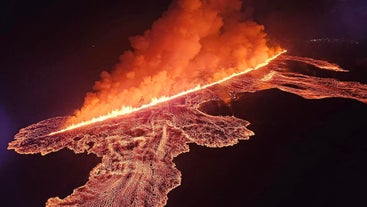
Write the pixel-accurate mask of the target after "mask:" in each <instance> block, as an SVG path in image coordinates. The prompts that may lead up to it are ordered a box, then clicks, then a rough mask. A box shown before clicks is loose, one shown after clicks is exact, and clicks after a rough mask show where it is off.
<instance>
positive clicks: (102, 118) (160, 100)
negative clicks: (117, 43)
mask: <svg viewBox="0 0 367 207" xmlns="http://www.w3.org/2000/svg"><path fill="white" fill-rule="evenodd" d="M285 52H286V50H284V51H281V52H279V53H278V54H276V55H274V56H273V57H271V58H269V59H267V60H266V61H265V62H264V63H261V64H259V65H257V66H256V67H254V68H248V69H246V70H244V71H241V72H238V73H233V74H232V75H229V76H227V77H225V78H223V79H221V80H219V81H215V82H213V83H210V84H206V85H203V86H200V85H198V86H196V87H195V88H192V89H189V90H187V91H183V92H181V93H178V94H176V95H173V96H170V97H165V96H162V97H160V98H153V99H152V101H151V102H150V103H148V104H144V105H142V106H140V107H135V108H134V107H132V106H122V107H121V109H120V110H114V111H112V112H110V113H108V114H106V115H102V116H99V117H96V118H92V119H91V120H87V121H83V122H80V123H77V124H73V125H70V126H68V127H66V128H64V129H61V130H58V131H56V132H52V133H50V135H54V134H58V133H62V132H66V131H69V130H72V129H75V128H78V127H83V126H86V125H89V124H93V123H96V122H101V121H105V120H107V119H110V118H114V117H117V116H121V115H125V114H129V113H133V112H137V111H139V110H142V109H146V108H149V107H151V106H154V105H157V104H160V103H163V102H166V101H169V100H172V99H175V98H178V97H181V96H184V95H187V94H189V93H192V92H195V91H198V90H201V89H205V88H208V87H210V86H213V85H216V84H220V83H223V82H225V81H227V80H229V79H231V78H233V77H236V76H239V75H243V74H246V73H248V72H250V71H252V70H256V69H258V68H261V67H264V66H266V65H267V64H269V63H270V62H271V61H272V60H274V59H276V58H277V57H278V56H280V55H281V54H283V53H285Z"/></svg>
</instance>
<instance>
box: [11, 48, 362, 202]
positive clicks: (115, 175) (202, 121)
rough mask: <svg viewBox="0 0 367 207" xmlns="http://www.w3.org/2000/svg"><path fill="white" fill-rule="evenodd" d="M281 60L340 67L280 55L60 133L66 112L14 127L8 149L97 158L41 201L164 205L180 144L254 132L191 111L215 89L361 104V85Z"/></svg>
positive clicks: (237, 122)
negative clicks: (79, 179)
mask: <svg viewBox="0 0 367 207" xmlns="http://www.w3.org/2000/svg"><path fill="white" fill-rule="evenodd" d="M289 61H298V62H303V63H306V64H311V65H313V66H316V67H318V68H320V69H322V70H331V72H330V73H335V72H343V71H344V70H342V69H341V68H339V67H337V66H336V65H333V64H329V63H327V62H325V61H317V60H313V59H310V58H301V57H292V56H285V55H281V56H279V57H278V58H277V59H276V60H274V61H272V62H271V63H270V64H268V65H267V66H264V67H262V68H260V69H259V70H255V71H251V72H250V73H247V74H243V75H239V76H236V77H233V78H232V79H230V80H227V81H225V82H223V83H221V84H217V85H213V86H210V87H208V88H204V89H202V90H199V91H196V92H193V93H189V94H186V95H184V96H180V97H177V98H175V99H172V100H169V101H167V102H163V103H159V104H157V105H154V106H151V107H149V108H146V109H142V110H140V111H137V112H134V113H131V114H126V115H123V116H118V117H115V118H113V119H107V120H105V121H102V122H97V123H94V124H90V125H87V126H83V127H79V128H76V129H73V130H70V131H66V132H63V133H58V134H53V135H50V133H52V132H55V131H57V130H60V129H61V128H62V127H63V126H64V125H65V122H66V121H67V120H68V117H56V118H51V119H48V120H44V121H41V122H39V123H36V124H33V125H31V126H29V127H26V128H24V129H21V130H20V132H19V133H18V134H17V135H15V140H14V141H12V142H11V143H10V144H9V149H14V150H15V151H17V152H18V153H22V154H34V153H41V154H42V155H45V154H48V153H51V152H55V151H58V150H61V149H63V148H69V149H71V150H73V151H74V152H75V153H83V152H85V151H87V152H88V153H93V154H96V155H97V156H98V157H102V163H100V164H98V165H97V166H96V167H95V168H94V169H93V170H92V171H91V172H90V176H89V180H88V182H87V183H86V184H85V185H84V186H81V187H79V188H77V189H75V190H74V192H73V193H72V194H71V195H69V196H67V197H66V198H63V199H61V198H58V197H56V198H50V199H49V200H48V201H47V204H46V205H47V206H164V205H165V204H166V203H167V199H168V198H167V194H168V192H169V191H171V190H172V189H173V188H175V187H177V186H179V185H180V182H181V173H180V171H179V170H178V169H177V168H176V167H175V164H174V163H173V158H174V157H176V156H178V155H179V154H181V153H184V152H188V151H189V147H188V143H196V144H198V145H202V146H207V147H224V146H231V145H234V144H236V143H238V141H239V140H246V139H249V137H250V136H252V135H254V133H253V132H252V131H250V130H249V129H247V126H248V125H249V122H247V121H245V120H242V119H238V118H236V117H233V116H211V115H208V114H205V113H203V112H202V111H200V110H199V109H200V105H201V104H203V103H205V102H208V101H212V100H220V99H223V96H221V95H219V94H223V91H224V92H225V94H226V95H227V97H229V99H235V97H236V96H238V95H240V93H243V92H257V91H261V90H265V89H270V88H278V89H280V90H282V91H285V92H289V93H293V94H296V95H299V96H302V97H304V98H307V99H320V98H328V97H342V98H350V99H355V100H358V101H360V102H363V103H367V85H365V84H362V83H358V82H341V81H338V80H335V79H331V78H320V77H315V76H309V75H305V74H301V73H296V72H292V71H291V70H290V69H288V67H287V63H288V62H289Z"/></svg>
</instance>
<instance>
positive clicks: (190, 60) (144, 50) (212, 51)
mask: <svg viewBox="0 0 367 207" xmlns="http://www.w3.org/2000/svg"><path fill="white" fill-rule="evenodd" d="M241 7H242V2H241V1H239V0H176V1H174V2H173V3H172V4H171V5H170V7H169V9H168V11H166V12H165V13H164V14H163V15H162V17H161V18H160V19H158V20H157V21H156V22H154V23H153V25H152V27H151V29H149V30H146V31H145V32H144V34H143V35H140V36H134V37H131V39H130V41H131V46H132V50H130V51H126V52H124V54H122V55H121V57H120V62H119V63H118V64H117V66H116V68H115V69H114V70H113V71H112V72H110V73H109V72H102V73H101V80H99V81H97V82H96V83H95V86H94V88H93V92H90V93H88V94H87V96H86V97H85V101H84V105H83V107H82V108H81V109H80V110H78V111H77V112H76V113H75V117H73V118H72V119H71V121H70V122H71V123H76V122H79V121H83V120H88V119H90V118H93V117H97V116H100V115H104V114H107V113H109V112H111V111H113V110H118V109H120V108H121V107H122V106H133V107H136V106H140V105H142V104H146V103H149V102H151V100H152V98H155V97H161V96H170V95H173V94H176V93H179V92H182V91H184V90H188V89H191V88H194V87H196V86H197V85H198V84H201V85H203V84H208V83H211V82H214V81H217V80H220V79H222V78H224V77H226V76H228V75H230V74H232V73H234V72H238V71H242V70H245V69H247V68H249V67H254V66H256V65H258V64H259V63H262V62H264V61H265V60H266V59H267V58H268V57H270V56H272V55H273V54H274V53H275V52H276V51H275V50H277V49H270V48H269V47H268V46H267V41H266V34H265V33H264V28H263V26H261V25H258V24H257V23H255V22H253V21H250V20H246V19H244V15H243V14H242V13H241Z"/></svg>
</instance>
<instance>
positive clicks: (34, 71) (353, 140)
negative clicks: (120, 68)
mask: <svg viewBox="0 0 367 207" xmlns="http://www.w3.org/2000/svg"><path fill="white" fill-rule="evenodd" d="M244 2H245V5H248V6H247V7H246V6H245V8H244V13H245V14H246V16H247V17H248V18H251V19H254V20H255V21H257V22H258V23H260V24H263V25H265V28H266V32H267V33H268V38H269V39H270V40H271V42H273V43H276V44H280V45H282V46H284V47H286V48H287V49H289V50H290V53H291V54H297V55H303V56H310V57H316V58H321V59H322V58H324V59H327V60H330V61H333V62H336V63H339V64H340V65H342V66H343V67H345V68H346V69H349V70H351V72H350V74H346V75H344V76H341V75H335V74H327V75H330V76H331V77H336V78H339V79H342V80H358V81H360V82H364V83H367V46H366V45H367V26H366V25H367V3H366V1H364V0H345V1H342V0H321V1H317V0H309V1H302V2H301V1H290V0H272V1H271V0H268V1H267V0H258V1H255V0H247V1H244ZM169 3H170V1H169V0H154V1H143V0H134V1H128V2H126V1H84V0H80V1H76V2H75V1H65V0H64V1H59V0H55V1H25V0H20V1H15V0H7V1H2V2H1V3H0V10H1V12H0V24H1V27H0V48H1V49H0V53H1V54H0V185H1V191H0V199H1V200H0V206H4V207H7V206H9V207H10V206H15V207H17V206H20V207H22V206H25V207H28V206H30V207H33V206H42V205H43V204H44V203H45V202H46V200H47V198H49V197H53V196H60V197H64V196H66V195H68V194H70V193H71V192H72V190H73V189H74V188H76V187H78V186H80V185H83V184H84V183H85V182H86V181H87V178H88V173H89V171H90V170H91V169H92V168H93V167H94V166H95V165H96V164H97V163H99V161H100V159H99V158H97V157H96V156H94V155H85V154H81V155H75V154H74V153H72V152H71V151H68V150H62V151H60V152H57V153H51V154H49V155H47V156H40V155H19V154H17V153H15V152H14V151H8V150H6V147H7V143H8V142H9V141H11V140H12V139H13V136H14V135H15V134H16V133H17V132H18V131H19V129H21V128H22V127H26V126H28V125H30V124H32V123H36V122H38V121H41V120H43V119H46V118H50V117H55V116H63V115H70V114H72V113H73V111H74V110H75V109H77V108H79V107H80V106H81V105H82V103H83V98H84V96H85V94H86V92H88V91H90V90H91V88H92V86H93V84H94V81H96V80H98V79H99V74H100V72H101V71H103V70H107V71H108V70H111V69H112V68H113V66H114V65H115V64H116V63H117V62H118V57H119V55H121V54H122V52H123V51H125V50H127V49H129V40H128V37H130V36H132V35H137V34H142V33H143V32H144V30H146V29H148V28H150V25H151V24H152V23H153V21H154V20H155V19H157V18H158V17H160V15H161V14H162V12H163V11H165V10H166V9H167V8H168V5H169ZM326 38H328V39H329V40H327V39H326ZM313 39H322V40H320V41H316V42H312V41H310V40H313ZM310 70H311V69H310ZM218 110H220V111H222V112H223V113H224V114H229V115H235V116H237V117H240V118H243V119H246V120H248V121H250V122H251V125H250V126H249V129H251V130H252V131H254V132H255V134H256V135H255V136H253V137H252V139H251V140H250V141H243V142H241V143H240V144H238V145H235V146H233V147H228V148H222V149H210V148H205V147H199V146H196V145H190V147H191V152H189V153H186V154H183V155H180V156H179V157H178V158H176V159H175V160H174V161H175V163H176V164H177V168H178V169H179V170H181V172H182V174H183V179H182V185H181V186H179V187H178V188H176V189H174V190H173V191H171V192H170V193H169V194H168V197H169V199H168V205H167V206H175V207H176V206H249V207H252V206H367V199H366V196H365V195H366V193H367V189H366V186H367V178H366V177H365V175H366V174H367V168H366V167H365V163H366V158H367V140H366V137H367V135H366V123H367V122H366V118H365V117H367V106H366V105H364V104H362V103H359V102H357V101H354V100H346V99H336V98H335V99H326V100H305V99H302V98H300V97H298V96H295V95H291V94H287V93H284V92H280V91H278V90H267V91H262V92H257V93H254V94H244V95H243V96H242V97H241V98H240V99H239V100H238V101H236V102H234V103H232V107H231V108H229V109H228V108H220V109H218ZM214 111H216V109H214ZM208 113H210V111H208Z"/></svg>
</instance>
